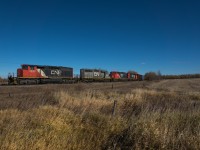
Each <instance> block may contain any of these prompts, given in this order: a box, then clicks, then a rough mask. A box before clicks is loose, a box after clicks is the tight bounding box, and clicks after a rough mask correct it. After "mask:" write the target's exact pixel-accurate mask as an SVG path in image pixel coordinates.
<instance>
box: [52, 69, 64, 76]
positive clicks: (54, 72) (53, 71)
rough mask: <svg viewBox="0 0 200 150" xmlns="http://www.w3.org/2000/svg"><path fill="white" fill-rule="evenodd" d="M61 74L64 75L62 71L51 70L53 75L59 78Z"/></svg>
mask: <svg viewBox="0 0 200 150" xmlns="http://www.w3.org/2000/svg"><path fill="white" fill-rule="evenodd" d="M61 73H62V71H61V70H51V74H52V75H58V76H60V75H61Z"/></svg>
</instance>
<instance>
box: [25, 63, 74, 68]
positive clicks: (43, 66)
mask: <svg viewBox="0 0 200 150" xmlns="http://www.w3.org/2000/svg"><path fill="white" fill-rule="evenodd" d="M21 66H33V67H34V66H37V67H41V68H45V67H50V68H51V67H54V68H71V69H72V67H63V66H50V65H33V64H22V65H21Z"/></svg>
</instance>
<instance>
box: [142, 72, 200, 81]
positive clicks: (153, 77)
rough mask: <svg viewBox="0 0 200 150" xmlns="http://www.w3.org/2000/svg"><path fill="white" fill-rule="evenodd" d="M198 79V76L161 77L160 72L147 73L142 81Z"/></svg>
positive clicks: (199, 75)
mask: <svg viewBox="0 0 200 150" xmlns="http://www.w3.org/2000/svg"><path fill="white" fill-rule="evenodd" d="M191 78H200V74H181V75H162V74H161V72H160V71H158V72H152V71H151V72H147V73H145V75H144V80H148V81H152V80H161V79H191Z"/></svg>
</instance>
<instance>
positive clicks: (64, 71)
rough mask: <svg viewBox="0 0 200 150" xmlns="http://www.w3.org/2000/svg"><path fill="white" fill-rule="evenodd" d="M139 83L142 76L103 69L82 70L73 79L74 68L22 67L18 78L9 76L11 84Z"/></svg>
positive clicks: (25, 65) (18, 71) (18, 70)
mask: <svg viewBox="0 0 200 150" xmlns="http://www.w3.org/2000/svg"><path fill="white" fill-rule="evenodd" d="M136 80H137V81H138V80H142V75H140V74H138V73H135V72H128V73H127V72H117V71H111V72H110V73H109V72H108V71H106V70H102V69H80V77H78V78H77V77H76V78H74V77H73V68H70V67H62V66H42V65H28V64H24V65H21V68H19V69H17V77H14V75H9V77H8V81H9V84H43V83H75V82H113V81H136Z"/></svg>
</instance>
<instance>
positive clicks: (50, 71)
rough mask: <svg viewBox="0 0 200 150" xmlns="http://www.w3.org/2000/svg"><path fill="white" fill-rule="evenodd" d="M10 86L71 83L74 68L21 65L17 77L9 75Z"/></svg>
mask: <svg viewBox="0 0 200 150" xmlns="http://www.w3.org/2000/svg"><path fill="white" fill-rule="evenodd" d="M8 79H9V83H10V84H42V83H71V82H74V79H73V68H70V67H62V66H40V65H27V64H23V65H21V68H19V69H17V77H14V76H11V75H9V77H8Z"/></svg>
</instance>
